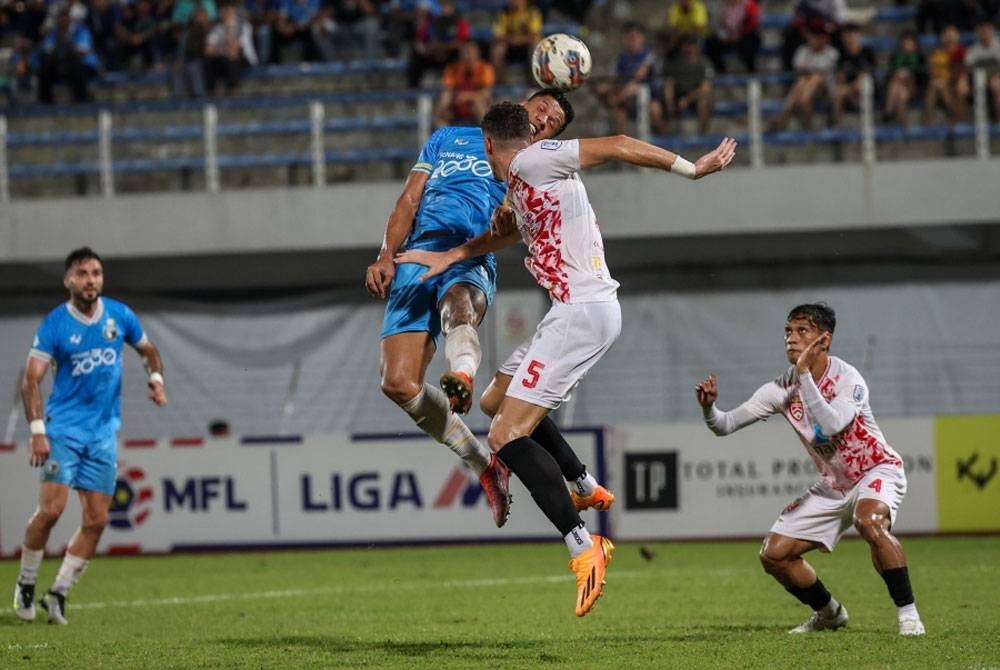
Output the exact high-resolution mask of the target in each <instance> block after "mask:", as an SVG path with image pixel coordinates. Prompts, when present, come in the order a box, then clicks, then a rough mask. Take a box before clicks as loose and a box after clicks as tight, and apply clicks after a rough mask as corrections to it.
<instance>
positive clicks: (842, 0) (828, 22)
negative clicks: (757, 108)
mask: <svg viewBox="0 0 1000 670" xmlns="http://www.w3.org/2000/svg"><path fill="white" fill-rule="evenodd" d="M845 23H847V0H798V2H796V4H795V8H794V9H793V10H792V21H791V23H790V24H789V25H788V27H787V28H785V30H784V31H783V34H782V37H783V44H782V47H781V65H782V67H783V68H784V70H785V71H786V72H787V71H789V70H794V69H795V62H794V59H795V54H797V53H798V50H799V47H800V46H802V45H803V44H805V43H806V42H807V41H808V36H809V34H810V33H817V32H824V33H826V34H827V35H828V36H829V37H830V40H831V42H832V44H833V45H834V47H835V48H838V47H839V46H840V29H841V27H843V25H844V24H845Z"/></svg>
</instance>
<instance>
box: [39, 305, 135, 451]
mask: <svg viewBox="0 0 1000 670" xmlns="http://www.w3.org/2000/svg"><path fill="white" fill-rule="evenodd" d="M125 343H128V344H130V345H132V346H134V347H141V346H143V345H145V343H146V335H145V334H144V333H143V330H142V326H141V325H140V324H139V319H138V318H137V317H136V315H135V313H134V312H133V311H132V310H131V309H130V308H129V307H128V305H125V304H123V303H120V302H118V301H117V300H111V299H110V298H99V299H98V302H97V307H96V310H95V311H94V315H93V317H90V318H88V317H86V316H84V315H83V314H82V313H81V312H80V311H79V310H77V309H76V308H75V307H74V306H73V305H72V303H69V302H66V303H63V304H62V305H60V306H59V307H56V308H55V309H54V310H52V311H51V312H49V314H48V316H46V317H45V320H44V321H42V325H41V327H39V329H38V333H37V334H36V335H35V341H34V343H33V344H32V346H31V353H30V356H31V357H32V358H37V359H40V360H43V361H47V362H49V363H50V364H51V365H52V367H53V368H54V373H55V381H54V383H53V385H52V393H51V395H49V399H48V402H47V403H46V404H45V423H46V432H47V433H48V435H49V436H50V439H53V440H58V441H68V442H72V443H76V444H79V445H87V444H94V443H98V442H105V441H107V440H108V439H109V438H113V437H114V436H115V434H116V433H117V432H118V429H119V427H120V426H121V388H122V345H123V344H125Z"/></svg>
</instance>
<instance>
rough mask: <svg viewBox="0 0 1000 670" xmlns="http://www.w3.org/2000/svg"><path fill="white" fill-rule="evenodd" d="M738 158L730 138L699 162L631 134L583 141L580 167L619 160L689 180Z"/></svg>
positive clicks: (713, 170) (581, 141)
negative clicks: (691, 160)
mask: <svg viewBox="0 0 1000 670" xmlns="http://www.w3.org/2000/svg"><path fill="white" fill-rule="evenodd" d="M735 155H736V140H734V139H733V138H731V137H727V138H725V139H724V140H722V142H721V143H720V144H719V146H718V147H716V148H715V149H714V150H712V151H710V152H708V153H707V154H705V155H704V156H702V157H701V158H699V159H698V160H697V161H696V162H695V163H691V162H690V161H688V160H685V159H684V158H682V157H681V156H678V155H677V154H675V153H674V152H672V151H669V150H667V149H661V148H660V147H657V146H655V145H652V144H649V143H648V142H643V141H642V140H637V139H635V138H634V137H629V136H628V135H615V136H612V137H593V138H584V139H581V140H580V167H583V168H588V167H593V166H595V165H601V164H602V163H607V162H608V161H619V162H622V163H629V164H631V165H638V166H639V167H651V168H657V169H659V170H665V171H668V172H675V173H677V174H679V175H681V176H682V177H687V178H689V179H701V178H702V177H706V176H708V175H710V174H712V173H714V172H718V171H719V170H721V169H722V168H724V167H726V166H727V165H729V163H731V162H732V160H733V157H734V156H735Z"/></svg>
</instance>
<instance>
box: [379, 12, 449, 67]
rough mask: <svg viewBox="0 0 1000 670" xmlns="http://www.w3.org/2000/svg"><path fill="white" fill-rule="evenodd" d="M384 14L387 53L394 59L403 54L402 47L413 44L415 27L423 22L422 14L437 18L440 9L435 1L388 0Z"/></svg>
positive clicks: (415, 33)
mask: <svg viewBox="0 0 1000 670" xmlns="http://www.w3.org/2000/svg"><path fill="white" fill-rule="evenodd" d="M387 4H388V10H387V11H386V12H385V13H386V19H385V24H386V33H387V34H388V40H387V41H386V47H387V49H386V50H387V51H388V53H389V55H390V56H392V57H393V58H396V57H398V56H400V55H401V54H405V49H404V47H409V46H410V45H412V44H413V40H414V39H415V38H416V35H417V26H419V25H420V24H421V22H423V16H424V14H427V13H430V14H433V15H434V16H437V15H438V14H440V13H441V7H440V5H439V4H438V2H437V0H388V3H387Z"/></svg>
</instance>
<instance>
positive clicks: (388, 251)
mask: <svg viewBox="0 0 1000 670" xmlns="http://www.w3.org/2000/svg"><path fill="white" fill-rule="evenodd" d="M429 178H430V174H429V173H427V172H424V171H422V170H411V171H410V174H409V176H407V178H406V184H404V185H403V192H402V193H400V195H399V197H398V198H397V199H396V205H395V207H393V209H392V213H391V214H390V215H389V221H388V222H387V223H386V226H385V235H384V236H383V237H382V248H381V249H379V252H378V257H377V258H376V259H375V262H374V263H372V264H371V265H369V266H368V269H367V270H366V271H365V287H366V288H367V289H368V293H370V294H371V295H372V296H373V297H376V298H382V299H383V300H384V299H385V297H386V296H387V295H388V294H389V287H390V285H391V284H392V279H393V277H395V275H396V266H395V264H393V262H392V260H393V255H394V254H395V253H396V251H398V250H399V248H400V247H401V246H403V242H404V241H405V240H406V237H407V236H408V235H409V234H410V231H411V230H413V220H414V218H415V217H416V215H417V208H418V207H420V198H421V197H422V196H423V194H424V187H425V186H426V185H427V180H428V179H429Z"/></svg>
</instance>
